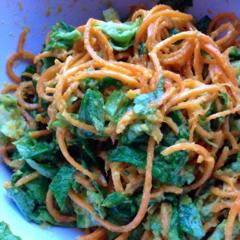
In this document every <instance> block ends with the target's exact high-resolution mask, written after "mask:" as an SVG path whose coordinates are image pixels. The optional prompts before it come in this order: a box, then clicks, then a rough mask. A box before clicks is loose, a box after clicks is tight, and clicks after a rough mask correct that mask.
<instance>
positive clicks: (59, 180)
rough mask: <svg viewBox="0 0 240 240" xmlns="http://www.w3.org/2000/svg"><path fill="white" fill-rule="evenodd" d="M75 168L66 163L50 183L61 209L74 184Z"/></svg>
mask: <svg viewBox="0 0 240 240" xmlns="http://www.w3.org/2000/svg"><path fill="white" fill-rule="evenodd" d="M74 174H75V169H74V168H72V167H71V166H68V165H64V166H62V167H61V168H60V170H59V171H58V173H57V174H56V176H55V177H54V178H53V180H52V182H51V184H50V185H49V188H50V190H51V191H52V193H53V195H54V198H55V199H56V202H57V204H58V206H59V208H60V209H61V210H63V209H64V207H65V203H66V199H67V197H68V192H69V190H70V188H71V186H72V183H73V178H74Z"/></svg>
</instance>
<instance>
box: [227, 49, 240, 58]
mask: <svg viewBox="0 0 240 240" xmlns="http://www.w3.org/2000/svg"><path fill="white" fill-rule="evenodd" d="M229 57H230V61H236V60H240V49H239V48H238V47H236V46H232V47H231V49H230V52H229Z"/></svg>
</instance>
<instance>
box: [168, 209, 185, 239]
mask: <svg viewBox="0 0 240 240" xmlns="http://www.w3.org/2000/svg"><path fill="white" fill-rule="evenodd" d="M168 238H169V240H181V239H182V232H181V229H180V226H179V213H178V210H177V208H176V207H174V208H173V210H172V216H171V221H170V227H169V232H168Z"/></svg>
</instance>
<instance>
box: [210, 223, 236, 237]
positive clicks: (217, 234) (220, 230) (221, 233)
mask: <svg viewBox="0 0 240 240" xmlns="http://www.w3.org/2000/svg"><path fill="white" fill-rule="evenodd" d="M225 225H226V220H223V221H222V222H221V223H219V224H218V225H217V227H216V228H215V230H214V232H213V233H212V235H211V236H210V237H209V238H208V240H224V239H225V235H224V230H225ZM239 234H240V222H239V220H236V222H235V223H234V229H233V234H232V239H233V240H237V239H238V238H239Z"/></svg>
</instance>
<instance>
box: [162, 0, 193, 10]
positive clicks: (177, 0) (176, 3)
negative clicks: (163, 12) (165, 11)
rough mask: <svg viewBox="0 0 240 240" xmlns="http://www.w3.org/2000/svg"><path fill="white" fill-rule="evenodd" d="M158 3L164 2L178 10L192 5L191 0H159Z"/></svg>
mask: <svg viewBox="0 0 240 240" xmlns="http://www.w3.org/2000/svg"><path fill="white" fill-rule="evenodd" d="M159 3H160V4H166V5H169V6H171V7H172V8H173V9H177V10H180V11H184V10H186V8H189V7H192V6H193V1H192V0H159Z"/></svg>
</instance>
